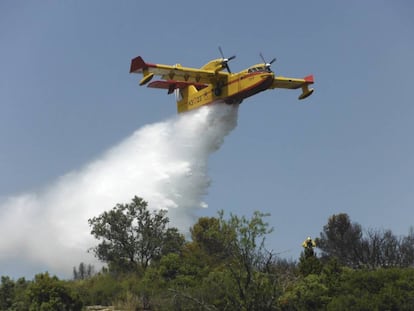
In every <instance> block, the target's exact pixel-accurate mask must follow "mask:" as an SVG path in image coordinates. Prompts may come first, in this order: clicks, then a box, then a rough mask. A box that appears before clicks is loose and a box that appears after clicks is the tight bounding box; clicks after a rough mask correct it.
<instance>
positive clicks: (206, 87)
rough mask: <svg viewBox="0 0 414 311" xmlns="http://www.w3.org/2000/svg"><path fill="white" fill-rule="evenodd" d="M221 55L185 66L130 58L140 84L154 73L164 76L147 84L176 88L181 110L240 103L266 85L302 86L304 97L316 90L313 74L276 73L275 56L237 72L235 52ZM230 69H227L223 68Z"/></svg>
mask: <svg viewBox="0 0 414 311" xmlns="http://www.w3.org/2000/svg"><path fill="white" fill-rule="evenodd" d="M219 50H220V53H221V56H222V58H218V59H214V60H212V61H210V62H208V63H207V64H206V65H204V66H203V67H201V68H200V69H196V68H188V67H182V66H181V65H179V64H177V65H173V66H170V65H161V64H150V63H146V62H145V61H144V60H143V59H142V57H141V56H138V57H136V58H134V59H133V60H132V61H131V69H130V73H142V74H143V78H142V80H141V81H140V83H139V84H140V85H145V84H147V83H148V82H150V81H151V79H152V78H153V77H154V75H157V76H161V79H162V80H160V81H154V82H151V83H149V84H148V87H152V88H158V89H167V90H168V94H172V93H174V92H175V94H176V100H177V110H178V112H179V113H180V112H185V111H188V110H192V109H196V108H199V107H201V106H204V105H208V104H211V103H213V102H216V101H224V102H225V103H227V104H240V103H241V102H242V101H243V99H245V98H247V97H250V96H252V95H255V94H257V93H259V92H262V91H265V90H267V89H274V88H283V89H299V88H301V89H302V93H301V94H300V96H299V99H304V98H306V97H308V96H309V95H311V94H312V93H313V89H312V88H309V85H310V84H313V76H312V75H310V76H307V77H305V78H303V79H297V78H287V77H281V76H275V74H274V72H273V71H272V70H271V69H270V66H271V64H272V63H273V62H274V61H275V60H276V59H273V60H271V61H270V62H268V63H267V62H266V61H265V59H264V58H263V56H262V54H260V56H261V58H262V60H263V63H262V64H257V65H254V66H251V67H249V68H247V69H245V70H243V71H240V72H238V73H232V72H231V71H230V68H229V65H228V62H229V61H230V60H232V59H234V58H236V56H231V57H229V58H225V57H224V56H223V52H222V50H221V48H219ZM224 69H227V72H225V71H224Z"/></svg>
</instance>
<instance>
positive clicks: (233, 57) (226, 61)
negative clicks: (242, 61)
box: [218, 46, 236, 73]
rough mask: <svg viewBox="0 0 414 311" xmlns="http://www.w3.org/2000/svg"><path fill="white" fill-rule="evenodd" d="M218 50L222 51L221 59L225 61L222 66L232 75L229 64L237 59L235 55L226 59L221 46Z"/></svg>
mask: <svg viewBox="0 0 414 311" xmlns="http://www.w3.org/2000/svg"><path fill="white" fill-rule="evenodd" d="M218 48H219V51H220V54H221V58H222V59H223V61H222V62H221V65H222V66H223V67H225V68H226V69H227V71H228V72H229V73H231V70H230V67H229V64H228V62H229V61H231V60H232V59H235V58H236V55H233V56H230V57H229V58H226V57H224V53H223V50H222V49H221V46H219V47H218Z"/></svg>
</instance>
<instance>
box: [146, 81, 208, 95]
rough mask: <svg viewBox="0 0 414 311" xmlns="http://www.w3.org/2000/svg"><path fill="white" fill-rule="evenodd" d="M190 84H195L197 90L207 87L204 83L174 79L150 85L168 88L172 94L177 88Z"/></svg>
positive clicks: (149, 85)
mask: <svg viewBox="0 0 414 311" xmlns="http://www.w3.org/2000/svg"><path fill="white" fill-rule="evenodd" d="M189 85H194V86H195V87H196V88H197V90H201V89H204V88H205V87H207V85H206V84H203V83H193V82H182V81H174V80H168V81H154V82H151V83H150V84H148V87H152V88H156V89H166V90H168V94H171V93H173V92H174V90H175V89H182V88H185V87H187V86H189Z"/></svg>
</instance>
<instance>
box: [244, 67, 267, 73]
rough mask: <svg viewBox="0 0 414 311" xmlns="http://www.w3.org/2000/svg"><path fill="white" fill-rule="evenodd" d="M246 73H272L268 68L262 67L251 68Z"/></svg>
mask: <svg viewBox="0 0 414 311" xmlns="http://www.w3.org/2000/svg"><path fill="white" fill-rule="evenodd" d="M247 72H248V73H252V72H272V70H270V67H269V66H262V67H252V68H249V69H248V70H247Z"/></svg>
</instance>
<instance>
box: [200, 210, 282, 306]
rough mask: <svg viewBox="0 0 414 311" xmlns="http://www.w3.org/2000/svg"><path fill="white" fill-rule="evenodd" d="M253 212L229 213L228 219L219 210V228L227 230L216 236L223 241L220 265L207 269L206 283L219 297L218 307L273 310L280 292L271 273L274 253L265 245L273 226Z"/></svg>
mask: <svg viewBox="0 0 414 311" xmlns="http://www.w3.org/2000/svg"><path fill="white" fill-rule="evenodd" d="M266 216H269V215H268V214H263V213H260V212H257V211H256V212H254V214H253V216H252V217H251V218H250V219H247V218H246V217H244V216H243V217H239V216H236V215H233V214H231V215H230V218H229V219H228V220H226V219H224V213H223V212H220V213H219V219H218V220H219V228H220V231H221V232H222V233H226V234H225V235H224V236H222V237H221V238H220V239H219V240H221V241H223V245H225V252H226V260H225V261H224V266H223V268H220V267H218V268H216V269H215V271H213V272H212V273H210V275H209V277H208V279H207V284H208V285H209V287H210V286H214V284H216V288H215V292H216V293H220V295H221V297H220V299H219V300H217V303H219V305H216V306H217V307H218V308H219V309H224V308H230V309H234V310H274V309H275V306H276V300H277V297H278V296H279V295H280V293H279V287H278V282H277V281H278V280H277V277H276V276H275V275H273V274H272V273H271V267H272V264H273V262H274V260H273V259H274V255H273V254H272V253H271V252H268V251H267V250H266V249H265V237H266V235H268V234H270V233H271V232H272V231H273V229H272V228H269V225H268V223H266V222H265V221H264V219H263V218H264V217H266Z"/></svg>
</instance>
